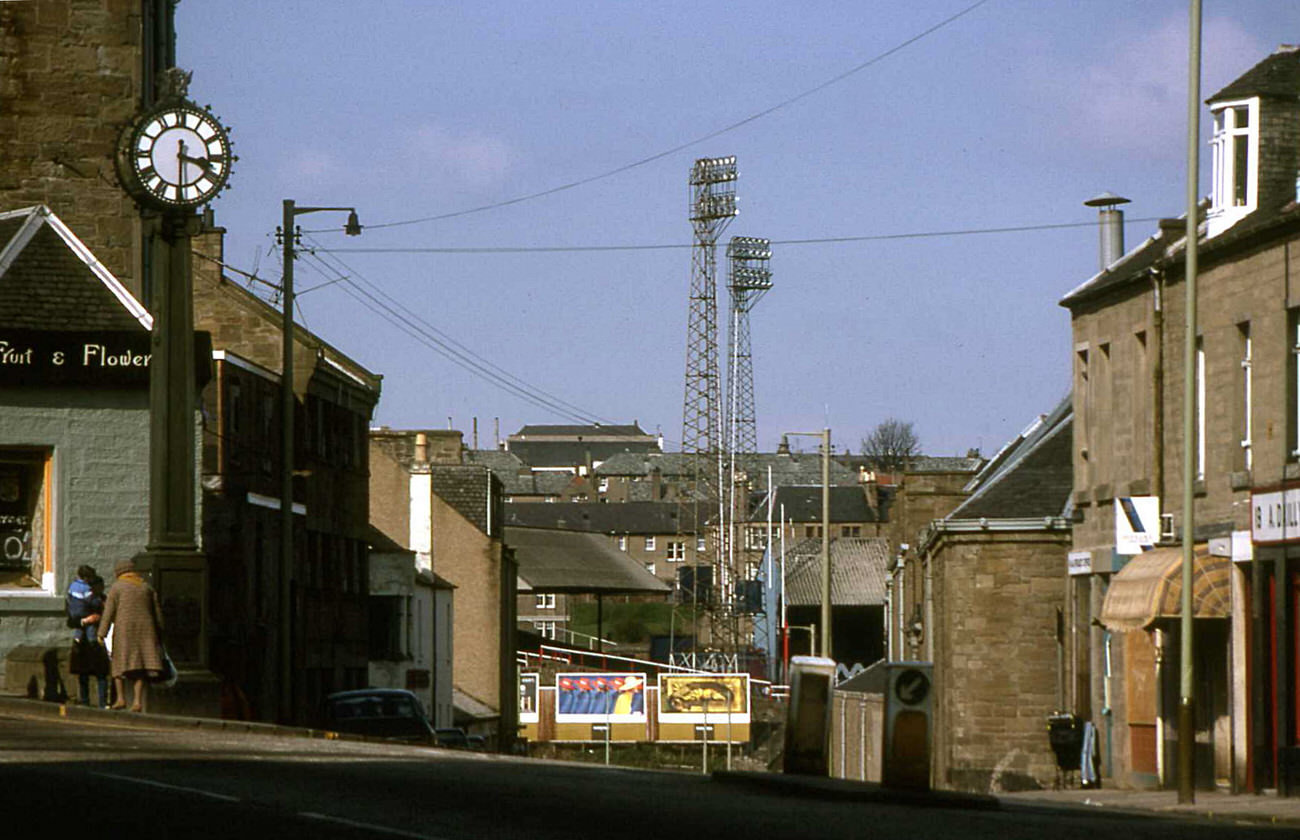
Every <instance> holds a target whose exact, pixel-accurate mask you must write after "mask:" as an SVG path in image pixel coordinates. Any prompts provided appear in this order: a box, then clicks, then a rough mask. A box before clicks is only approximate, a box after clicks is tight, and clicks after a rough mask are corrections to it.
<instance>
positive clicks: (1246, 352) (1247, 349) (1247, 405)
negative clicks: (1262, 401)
mask: <svg viewBox="0 0 1300 840" xmlns="http://www.w3.org/2000/svg"><path fill="white" fill-rule="evenodd" d="M1254 365H1255V342H1254V338H1253V337H1252V336H1251V334H1250V324H1249V323H1244V324H1242V325H1241V409H1242V438H1241V452H1242V456H1243V458H1242V464H1243V465H1244V466H1245V468H1246V471H1247V472H1249V471H1250V469H1251V466H1252V465H1253V463H1254V450H1253V443H1252V441H1251V428H1252V424H1253V423H1254V419H1255V418H1254V413H1255V411H1254V409H1255V406H1254V390H1255V372H1254Z"/></svg>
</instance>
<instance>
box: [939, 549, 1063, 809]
mask: <svg viewBox="0 0 1300 840" xmlns="http://www.w3.org/2000/svg"><path fill="white" fill-rule="evenodd" d="M1068 548H1069V532H1068V531H1063V532H1059V533H1057V532H1053V533H1047V532H1024V533H1009V532H990V533H978V534H964V533H951V534H946V535H943V536H941V537H940V538H939V539H938V541H937V542H936V543H935V544H934V547H933V549H932V552H931V554H930V555H929V560H930V564H931V574H932V576H933V583H932V586H933V597H934V615H935V624H936V625H937V627H936V628H935V630H934V639H933V644H934V674H935V701H934V702H935V707H934V736H935V737H934V765H933V766H934V780H935V784H936V786H939V787H947V788H957V789H962V790H972V791H983V792H997V791H1007V790H1024V789H1035V788H1039V787H1048V788H1050V787H1051V786H1052V784H1053V782H1054V780H1055V777H1056V763H1055V758H1054V756H1053V754H1052V751H1051V748H1050V746H1049V744H1048V739H1047V716H1048V715H1049V714H1050V713H1052V712H1053V711H1055V710H1056V709H1057V707H1058V706H1057V658H1056V635H1055V634H1056V611H1057V609H1063V608H1064V605H1065V580H1064V575H1063V574H1062V570H1063V569H1064V568H1065V555H1066V552H1067V551H1068Z"/></svg>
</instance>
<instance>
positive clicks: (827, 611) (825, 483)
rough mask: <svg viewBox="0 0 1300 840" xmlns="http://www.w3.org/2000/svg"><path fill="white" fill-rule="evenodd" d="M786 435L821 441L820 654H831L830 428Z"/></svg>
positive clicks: (786, 434)
mask: <svg viewBox="0 0 1300 840" xmlns="http://www.w3.org/2000/svg"><path fill="white" fill-rule="evenodd" d="M785 436H786V437H815V438H821V442H822V618H821V625H822V633H821V637H822V648H821V655H822V656H823V657H825V658H826V659H831V658H833V657H832V656H831V430H830V429H822V430H821V431H820V432H786V433H785Z"/></svg>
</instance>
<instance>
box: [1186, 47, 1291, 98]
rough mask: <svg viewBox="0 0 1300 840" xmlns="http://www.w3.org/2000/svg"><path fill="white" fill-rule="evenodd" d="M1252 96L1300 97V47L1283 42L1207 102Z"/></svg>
mask: <svg viewBox="0 0 1300 840" xmlns="http://www.w3.org/2000/svg"><path fill="white" fill-rule="evenodd" d="M1250 96H1286V97H1290V98H1292V99H1295V98H1297V97H1298V96H1300V49H1297V48H1296V47H1295V46H1293V45H1289V44H1284V45H1283V46H1281V47H1279V48H1278V49H1277V51H1276V52H1274V53H1273V54H1272V55H1270V56H1269V57H1267V58H1265V59H1264V60H1263V61H1261V62H1260V63H1258V64H1256V65H1255V66H1254V67H1252V68H1250V69H1249V70H1247V71H1246V72H1245V73H1244V74H1243V75H1241V76H1238V77H1237V79H1236V80H1234V81H1232V82H1230V83H1229V84H1228V86H1227V87H1225V88H1224V89H1223V90H1221V91H1219V92H1218V93H1216V94H1214V95H1213V96H1211V97H1210V98H1209V99H1207V100H1205V101H1206V102H1219V101H1222V100H1224V99H1245V98H1247V97H1250Z"/></svg>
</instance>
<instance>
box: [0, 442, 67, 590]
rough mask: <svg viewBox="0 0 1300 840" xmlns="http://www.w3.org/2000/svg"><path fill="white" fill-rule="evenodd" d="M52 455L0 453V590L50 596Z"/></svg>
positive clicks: (31, 451)
mask: <svg viewBox="0 0 1300 840" xmlns="http://www.w3.org/2000/svg"><path fill="white" fill-rule="evenodd" d="M50 479H51V474H50V453H49V452H48V451H47V450H40V449H25V448H23V449H19V448H13V449H10V448H0V588H2V589H7V590H19V591H22V590H28V591H40V590H44V591H46V592H53V591H54V589H55V583H54V580H55V577H54V572H55V569H54V552H53V549H52V545H51V537H52V524H53V521H54V519H53V517H52V516H51V515H50V514H51V490H50Z"/></svg>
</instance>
